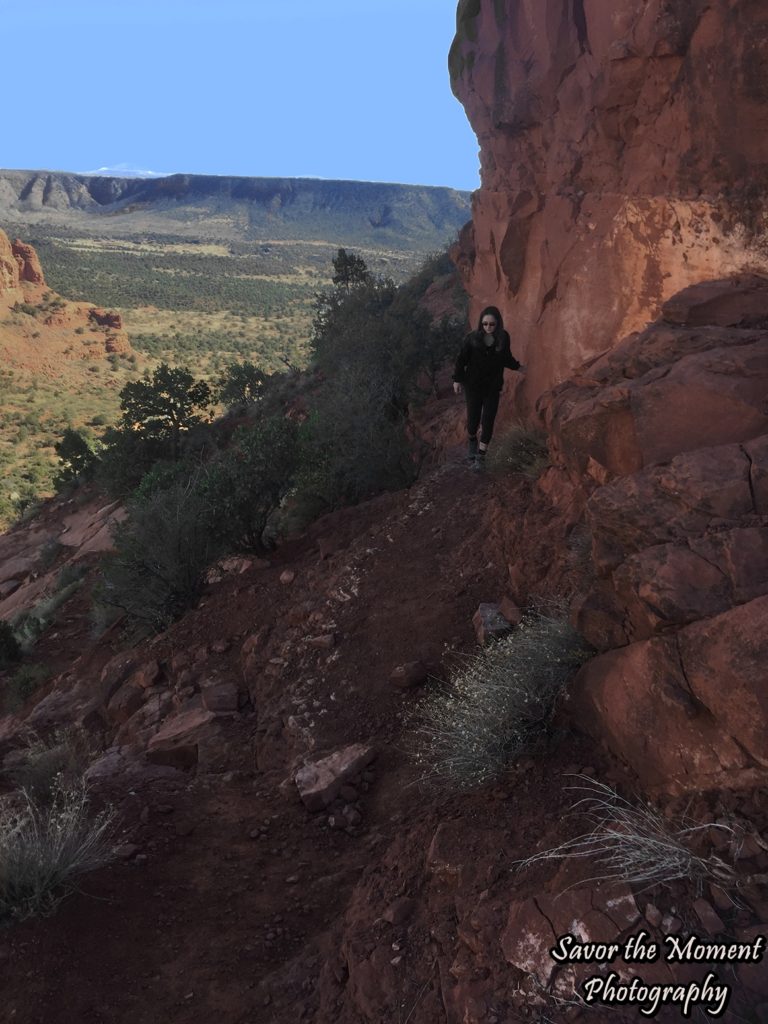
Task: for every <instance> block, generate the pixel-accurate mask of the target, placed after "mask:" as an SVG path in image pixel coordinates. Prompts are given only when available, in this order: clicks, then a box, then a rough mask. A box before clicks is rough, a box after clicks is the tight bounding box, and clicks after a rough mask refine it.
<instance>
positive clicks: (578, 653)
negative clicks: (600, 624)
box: [411, 615, 588, 788]
mask: <svg viewBox="0 0 768 1024" xmlns="http://www.w3.org/2000/svg"><path fill="white" fill-rule="evenodd" d="M587 657H588V652H587V650H586V649H585V645H584V643H583V641H582V640H581V638H580V637H579V635H578V634H577V633H576V632H575V630H574V629H573V628H572V627H571V626H570V625H569V624H568V622H567V620H566V619H565V618H563V617H549V616H544V615H529V616H527V617H526V618H524V619H523V621H522V622H521V623H520V625H519V626H517V627H516V628H515V630H514V631H513V632H511V633H509V634H508V635H507V636H505V637H503V638H502V639H500V640H497V641H496V642H495V643H492V644H491V645H490V646H488V647H486V648H484V649H483V650H481V651H480V652H479V653H477V654H474V655H471V656H469V657H468V658H467V659H466V662H465V664H464V666H463V667H462V668H461V669H460V670H459V671H458V672H457V673H456V674H455V675H454V677H453V679H452V681H451V683H450V685H448V686H446V687H442V688H440V689H438V690H436V691H434V692H433V693H431V694H429V695H428V696H427V697H426V698H425V699H424V701H423V702H422V703H421V705H420V706H419V707H418V708H417V710H416V712H415V713H414V717H413V722H412V731H411V746H412V752H413V755H414V759H415V761H416V763H417V764H418V766H419V768H420V769H421V772H422V778H423V779H424V780H436V781H441V782H446V783H450V784H452V785H453V786H456V787H459V788H469V787H472V786H479V785H481V784H482V783H484V782H487V781H489V780H490V779H493V778H495V777H497V776H498V775H500V774H501V773H502V772H503V770H504V768H505V767H506V766H507V765H508V764H509V763H510V762H511V761H512V760H514V759H515V758H516V757H518V756H519V755H520V754H522V753H524V752H525V751H527V750H530V749H532V748H533V747H535V746H536V745H537V744H538V743H540V742H541V741H542V740H543V739H544V737H545V736H546V735H547V730H548V727H549V724H550V721H551V719H552V716H553V713H554V708H555V703H556V701H557V698H558V696H559V695H560V693H561V692H562V690H563V688H564V686H565V684H566V683H567V682H568V680H569V679H570V678H571V676H572V675H573V674H574V672H575V671H576V670H577V669H578V667H579V666H580V665H581V664H582V663H583V662H584V661H585V660H586V658H587Z"/></svg>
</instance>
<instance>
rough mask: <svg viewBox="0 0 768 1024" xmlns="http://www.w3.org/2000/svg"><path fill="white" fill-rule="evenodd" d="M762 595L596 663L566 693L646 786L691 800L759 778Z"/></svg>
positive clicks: (765, 748) (764, 712)
mask: <svg viewBox="0 0 768 1024" xmlns="http://www.w3.org/2000/svg"><path fill="white" fill-rule="evenodd" d="M766 659H768V597H761V598H758V599H757V600H755V601H751V602H749V603H748V604H744V605H740V606H738V607H736V608H733V609H731V610H729V611H727V612H724V613H723V614H721V615H717V616H715V617H714V618H711V619H704V620H702V621H701V622H696V623H693V624H691V625H689V626H686V627H684V628H682V629H681V630H680V631H679V632H678V633H677V635H676V636H675V637H664V638H661V637H659V638H655V639H651V640H644V641H640V642H637V643H633V644H630V645H629V646H627V647H624V648H622V649H620V650H614V651H608V652H606V653H605V654H601V655H598V656H597V657H595V658H593V659H592V660H591V661H589V662H587V664H586V665H585V666H584V667H583V668H582V669H581V671H580V672H579V675H578V676H577V678H576V679H575V680H574V685H573V687H572V690H571V695H572V696H571V700H572V701H573V707H574V714H575V717H576V720H577V721H578V723H579V724H580V725H581V726H582V728H584V730H585V731H586V732H589V733H591V734H592V735H594V736H595V737H596V738H599V739H601V740H603V741H604V742H605V743H607V745H608V746H609V747H610V748H611V749H612V750H613V752H614V753H615V754H616V755H617V756H618V757H620V758H623V759H624V760H625V761H627V762H628V763H629V764H630V765H631V767H632V768H633V770H634V771H635V772H636V773H637V775H638V776H639V778H640V780H641V781H642V782H643V783H644V784H645V785H646V786H648V787H650V788H659V789H665V790H669V791H672V792H691V791H694V790H697V789H705V788H710V787H713V786H716V787H717V788H723V787H725V786H729V785H739V784H744V783H746V782H749V781H750V780H751V781H752V782H754V781H758V780H759V779H760V778H763V779H764V778H765V775H766V771H765V769H766V768H768V738H767V737H768V734H766V730H765V722H766V720H767V719H768V695H767V694H766V693H765V692H764V691H765V688H764V687H761V686H760V685H756V683H759V681H760V680H761V679H763V678H764V676H765V664H766Z"/></svg>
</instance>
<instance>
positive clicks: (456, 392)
mask: <svg viewBox="0 0 768 1024" xmlns="http://www.w3.org/2000/svg"><path fill="white" fill-rule="evenodd" d="M453 393H454V395H460V394H461V384H459V382H458V381H457V380H455V381H454V382H453Z"/></svg>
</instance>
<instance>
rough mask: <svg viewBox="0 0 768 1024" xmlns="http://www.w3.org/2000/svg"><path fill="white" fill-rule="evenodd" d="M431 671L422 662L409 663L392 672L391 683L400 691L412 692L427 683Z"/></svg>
mask: <svg viewBox="0 0 768 1024" xmlns="http://www.w3.org/2000/svg"><path fill="white" fill-rule="evenodd" d="M428 676H429V669H428V668H427V666H426V665H425V664H424V662H422V661H409V662H406V664H404V665H398V666H397V668H395V669H393V670H392V673H391V674H390V677H389V681H390V682H391V683H392V685H393V686H394V687H395V688H396V689H398V690H412V689H413V688H414V687H415V686H421V685H422V684H423V683H426V681H427V678H428Z"/></svg>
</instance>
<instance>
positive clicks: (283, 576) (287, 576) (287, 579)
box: [280, 569, 296, 586]
mask: <svg viewBox="0 0 768 1024" xmlns="http://www.w3.org/2000/svg"><path fill="white" fill-rule="evenodd" d="M295 579H296V573H295V572H294V571H293V569H285V570H284V571H283V572H281V573H280V582H281V583H282V584H283V586H288V584H289V583H293V581H294V580H295Z"/></svg>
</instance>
